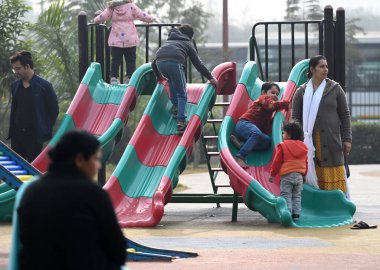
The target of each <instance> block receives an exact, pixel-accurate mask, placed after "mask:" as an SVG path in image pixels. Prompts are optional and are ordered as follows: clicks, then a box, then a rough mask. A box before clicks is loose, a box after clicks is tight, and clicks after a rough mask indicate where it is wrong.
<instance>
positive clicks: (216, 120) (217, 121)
mask: <svg viewBox="0 0 380 270" xmlns="http://www.w3.org/2000/svg"><path fill="white" fill-rule="evenodd" d="M207 122H208V123H222V122H223V119H207Z"/></svg>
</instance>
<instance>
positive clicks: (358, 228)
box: [351, 221, 377, 230]
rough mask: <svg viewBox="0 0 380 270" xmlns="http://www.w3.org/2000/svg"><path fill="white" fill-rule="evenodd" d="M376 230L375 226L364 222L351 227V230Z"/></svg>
mask: <svg viewBox="0 0 380 270" xmlns="http://www.w3.org/2000/svg"><path fill="white" fill-rule="evenodd" d="M376 228H377V225H373V226H370V225H368V224H367V223H365V222H364V221H359V222H358V223H356V224H355V225H353V226H352V227H351V229H353V230H363V229H376Z"/></svg>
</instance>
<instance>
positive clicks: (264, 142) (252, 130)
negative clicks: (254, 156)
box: [230, 82, 289, 168]
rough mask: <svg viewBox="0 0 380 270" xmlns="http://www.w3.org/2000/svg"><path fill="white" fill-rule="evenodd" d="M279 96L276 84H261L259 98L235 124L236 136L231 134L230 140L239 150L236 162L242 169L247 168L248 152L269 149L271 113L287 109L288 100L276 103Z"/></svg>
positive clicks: (278, 88)
mask: <svg viewBox="0 0 380 270" xmlns="http://www.w3.org/2000/svg"><path fill="white" fill-rule="evenodd" d="M279 94H280V87H279V86H278V85H277V84H275V83H268V82H267V83H263V85H262V87H261V96H259V98H258V99H256V100H255V101H254V102H253V103H252V105H251V106H249V108H248V110H247V111H246V112H245V113H244V114H243V115H242V116H241V117H240V118H239V121H238V122H237V124H236V127H235V134H236V136H235V135H234V134H232V135H231V137H230V140H231V142H232V144H233V145H234V146H235V147H236V148H237V149H240V150H239V152H238V154H237V155H236V161H237V163H238V164H239V165H240V166H242V167H243V168H245V167H247V166H248V165H247V163H246V162H245V158H246V157H247V155H248V154H249V153H250V152H252V151H265V150H267V149H268V148H269V147H270V142H271V139H270V137H269V134H271V133H272V120H271V118H272V113H273V112H274V111H277V110H280V109H284V108H285V109H288V107H289V101H288V100H283V101H277V99H278V95H279ZM241 140H243V142H241Z"/></svg>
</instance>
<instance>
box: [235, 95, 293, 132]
mask: <svg viewBox="0 0 380 270" xmlns="http://www.w3.org/2000/svg"><path fill="white" fill-rule="evenodd" d="M288 107H289V101H288V100H283V101H276V100H275V99H274V98H273V97H271V96H268V95H261V96H259V98H258V99H256V100H255V101H254V102H253V103H252V105H251V106H250V107H249V108H248V110H247V111H246V112H245V113H244V114H243V115H242V116H241V117H240V119H242V118H243V119H246V120H248V121H250V122H252V123H253V124H255V125H256V126H257V127H258V128H259V129H260V130H261V132H263V133H265V134H270V133H271V132H272V113H273V112H274V111H277V110H280V109H283V108H285V109H287V108H288Z"/></svg>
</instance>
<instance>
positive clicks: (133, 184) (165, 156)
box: [104, 63, 236, 227]
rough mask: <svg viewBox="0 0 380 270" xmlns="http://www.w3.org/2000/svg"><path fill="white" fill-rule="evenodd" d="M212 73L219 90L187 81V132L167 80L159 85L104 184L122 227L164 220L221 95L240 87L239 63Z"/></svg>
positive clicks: (145, 224) (221, 66)
mask: <svg viewBox="0 0 380 270" xmlns="http://www.w3.org/2000/svg"><path fill="white" fill-rule="evenodd" d="M212 74H213V76H214V77H215V78H217V79H218V81H219V86H218V89H215V88H214V87H213V86H212V85H211V84H187V95H188V102H187V105H186V111H187V121H188V125H187V128H186V130H185V133H184V134H183V135H182V136H179V135H177V134H176V133H177V128H176V123H177V120H176V119H175V118H174V117H173V115H172V114H171V112H170V109H171V106H172V105H171V102H170V97H169V89H168V85H167V82H165V81H161V82H159V83H158V84H157V86H156V89H155V91H154V93H153V95H152V97H151V99H150V101H149V104H148V105H147V107H146V109H145V111H144V114H143V116H142V119H141V120H140V123H139V125H138V126H137V128H136V130H135V132H134V134H133V136H132V138H131V140H130V142H129V144H128V146H127V147H126V149H125V152H124V154H123V156H122V158H121V160H120V161H119V163H118V164H117V166H116V168H115V171H114V172H113V174H112V176H111V178H110V179H109V180H108V181H107V183H106V184H105V186H104V189H105V190H107V191H108V193H109V195H110V196H111V200H112V202H113V205H114V208H115V212H116V215H117V217H118V220H119V224H120V225H121V226H122V227H151V226H156V225H157V224H158V223H159V222H160V220H161V218H162V216H163V214H164V206H165V204H167V203H168V202H169V200H170V198H171V195H172V190H173V189H174V188H175V187H176V186H177V183H178V177H179V174H180V173H181V172H182V171H183V170H184V169H185V167H186V163H187V159H188V157H189V156H190V154H191V149H192V145H193V143H194V141H196V140H197V139H198V138H199V137H200V134H201V129H202V126H203V125H204V124H205V122H206V120H207V117H208V111H209V109H210V108H211V107H212V106H213V105H214V102H215V97H216V95H217V94H218V93H220V92H223V89H225V88H226V87H230V86H231V83H232V82H233V85H234V86H235V82H236V64H235V63H223V64H220V65H219V66H217V67H216V68H215V69H214V70H213V72H212Z"/></svg>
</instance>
